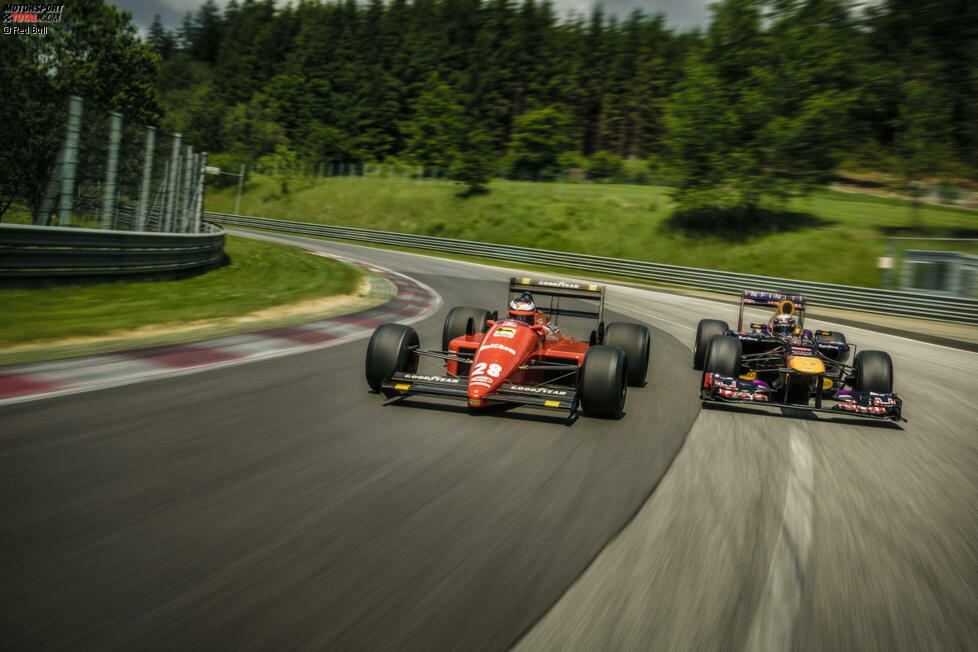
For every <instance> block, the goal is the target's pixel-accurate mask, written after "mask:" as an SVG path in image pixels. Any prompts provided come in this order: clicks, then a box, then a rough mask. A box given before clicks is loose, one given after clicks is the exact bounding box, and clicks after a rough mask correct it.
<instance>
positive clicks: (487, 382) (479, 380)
mask: <svg viewBox="0 0 978 652" xmlns="http://www.w3.org/2000/svg"><path fill="white" fill-rule="evenodd" d="M469 385H482V386H483V387H492V378H490V377H489V376H472V377H470V378H469Z"/></svg>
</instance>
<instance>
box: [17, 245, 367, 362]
mask: <svg viewBox="0 0 978 652" xmlns="http://www.w3.org/2000/svg"><path fill="white" fill-rule="evenodd" d="M225 250H226V251H227V253H228V255H229V256H230V257H231V263H230V264H229V265H227V266H225V267H222V268H220V269H216V270H213V271H211V272H207V273H205V274H202V275H200V276H195V277H193V278H188V279H182V280H177V281H155V282H150V281H146V282H135V283H133V282H129V283H106V284H101V285H90V286H77V287H56V288H44V289H37V290H20V289H18V290H0V314H2V315H3V319H2V320H0V348H3V347H11V346H17V345H24V344H34V343H37V344H43V343H44V342H50V341H53V340H60V339H63V338H70V337H85V336H98V335H104V334H107V333H113V332H117V331H124V330H125V329H133V328H138V327H142V326H150V325H153V326H167V325H180V324H184V323H186V322H192V321H196V320H202V319H218V318H226V317H237V316H239V315H244V314H247V313H250V312H253V311H256V310H261V309H263V308H269V307H272V306H279V305H287V304H292V303H296V302H299V301H303V300H306V299H315V298H318V297H325V296H329V295H337V294H352V293H354V292H355V291H356V289H357V286H358V284H359V282H360V278H361V275H360V273H359V271H358V270H357V269H356V268H355V267H352V266H350V265H346V264H343V263H339V262H336V261H332V260H329V259H326V258H322V257H320V256H311V255H309V254H307V253H305V252H304V251H302V250H301V249H298V248H296V247H290V246H287V245H280V244H274V243H269V242H261V241H257V240H250V239H248V238H238V237H233V236H228V238H227V245H226V248H225Z"/></svg>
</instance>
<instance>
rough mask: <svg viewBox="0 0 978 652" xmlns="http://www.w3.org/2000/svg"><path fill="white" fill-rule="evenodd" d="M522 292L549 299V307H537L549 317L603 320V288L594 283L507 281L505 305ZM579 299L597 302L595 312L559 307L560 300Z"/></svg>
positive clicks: (512, 279) (530, 280)
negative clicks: (550, 299) (507, 292)
mask: <svg viewBox="0 0 978 652" xmlns="http://www.w3.org/2000/svg"><path fill="white" fill-rule="evenodd" d="M523 292H529V293H531V294H532V295H533V296H534V297H540V296H544V297H551V298H552V301H551V302H550V307H549V308H547V307H545V306H542V305H538V306H537V307H538V308H539V309H540V310H542V311H544V312H545V313H547V314H548V315H550V316H551V317H560V316H565V317H581V318H584V319H596V320H597V321H599V322H600V321H602V320H603V319H604V286H603V285H596V284H594V283H581V282H576V281H547V280H541V279H532V278H525V277H522V278H517V277H515V276H514V277H513V278H511V279H509V295H508V296H507V298H506V303H509V302H510V301H511V300H512V299H513V297H515V296H519V295H520V294H522V293H523ZM562 298H563V299H580V300H584V301H597V303H598V306H597V307H598V309H597V311H591V310H572V309H569V308H561V307H560V299H562Z"/></svg>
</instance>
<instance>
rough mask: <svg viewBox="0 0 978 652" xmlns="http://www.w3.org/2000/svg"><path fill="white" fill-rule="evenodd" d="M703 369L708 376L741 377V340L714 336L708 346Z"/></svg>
mask: <svg viewBox="0 0 978 652" xmlns="http://www.w3.org/2000/svg"><path fill="white" fill-rule="evenodd" d="M703 369H704V371H706V373H708V374H720V375H721V376H728V377H731V378H736V377H737V376H739V375H740V339H739V338H736V337H733V336H731V335H714V336H713V337H711V338H710V342H709V344H707V345H706V361H705V362H704V363H703Z"/></svg>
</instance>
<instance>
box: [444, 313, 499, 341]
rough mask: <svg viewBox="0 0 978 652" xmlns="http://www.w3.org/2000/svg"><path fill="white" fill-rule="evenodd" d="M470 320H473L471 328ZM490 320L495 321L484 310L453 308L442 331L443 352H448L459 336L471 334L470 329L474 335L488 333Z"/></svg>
mask: <svg viewBox="0 0 978 652" xmlns="http://www.w3.org/2000/svg"><path fill="white" fill-rule="evenodd" d="M470 319H471V320H472V325H471V326H470V325H469V320H470ZM489 319H493V315H492V314H491V313H490V312H489V311H488V310H483V309H482V308H469V307H467V306H458V307H455V308H452V309H451V310H449V311H448V316H447V317H445V325H444V327H443V328H442V331H441V350H442V351H447V350H448V344H449V342H451V341H452V340H454V339H455V338H456V337H458V336H459V335H465V334H467V333H469V332H470V331H469V329H470V328H471V329H472V330H471V332H472V333H484V332H486V329H487V326H486V322H487V321H488V320H489Z"/></svg>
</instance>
